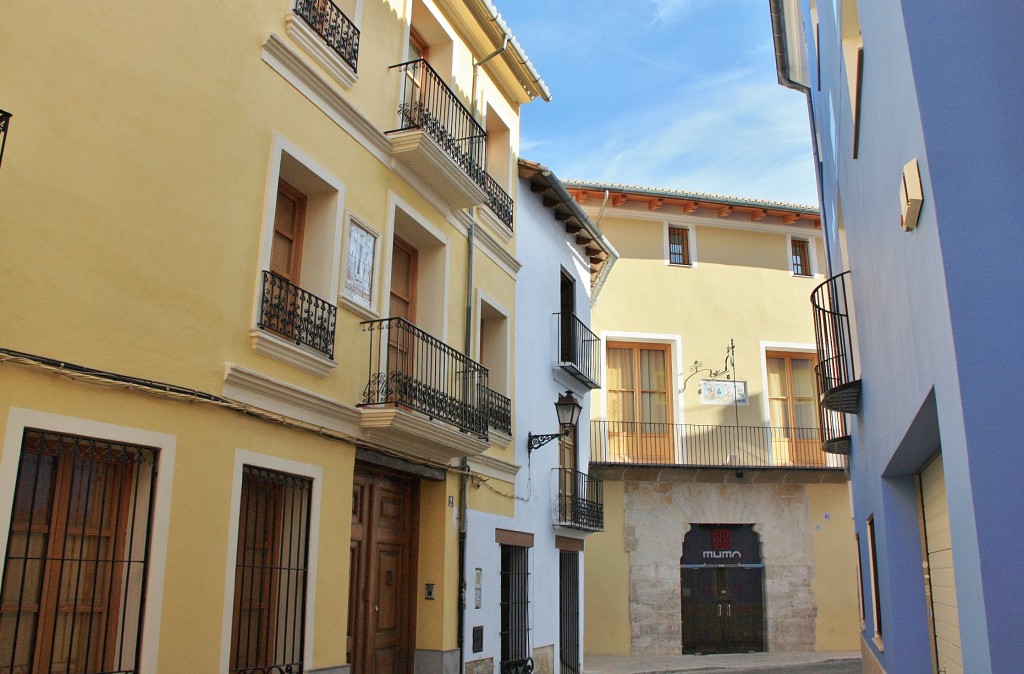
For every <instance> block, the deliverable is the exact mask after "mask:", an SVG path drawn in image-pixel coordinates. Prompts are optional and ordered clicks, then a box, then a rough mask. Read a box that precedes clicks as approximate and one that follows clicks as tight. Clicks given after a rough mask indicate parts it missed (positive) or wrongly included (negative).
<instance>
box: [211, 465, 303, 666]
mask: <svg viewBox="0 0 1024 674" xmlns="http://www.w3.org/2000/svg"><path fill="white" fill-rule="evenodd" d="M312 485H313V481H312V480H310V479H308V478H303V477H299V476H296V475H289V474H287V473H280V472H277V471H273V470H268V469H265V468H260V467H258V466H249V465H246V466H243V467H242V498H241V503H240V506H239V514H238V552H237V556H236V559H235V593H234V601H233V619H232V624H231V661H230V665H229V669H228V671H229V672H231V673H232V674H267V673H269V672H273V673H274V674H301V672H303V671H304V669H303V661H302V653H303V646H304V643H305V624H306V622H305V616H306V593H307V587H306V581H307V569H308V562H309V518H310V507H311V505H310V492H311V491H312Z"/></svg>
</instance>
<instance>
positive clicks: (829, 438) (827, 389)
mask: <svg viewBox="0 0 1024 674" xmlns="http://www.w3.org/2000/svg"><path fill="white" fill-rule="evenodd" d="M849 275H850V272H848V271H847V272H843V273H842V274H839V275H837V276H833V277H832V278H830V279H828V280H827V281H825V282H824V283H822V284H821V285H819V286H818V287H817V288H815V289H814V291H813V292H812V293H811V307H812V311H813V313H814V338H815V343H816V344H817V349H818V365H817V366H816V367H815V369H814V371H815V374H816V375H817V377H818V390H819V391H821V399H820V401H819V409H818V415H819V420H820V425H821V428H822V430H823V432H824V437H823V438H822V440H823V442H822V449H824V450H825V451H826V452H831V453H835V454H848V453H849V451H850V436H849V433H847V430H846V419H845V417H844V414H856V413H857V407H858V405H859V403H860V391H861V382H860V379H859V378H858V377H857V370H856V366H855V364H854V359H853V338H852V334H851V332H850V304H849V300H848V294H847V293H848V292H849V288H848V287H847V286H848V284H849V278H850V276H849Z"/></svg>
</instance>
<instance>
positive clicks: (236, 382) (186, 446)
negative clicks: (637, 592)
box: [0, 0, 549, 674]
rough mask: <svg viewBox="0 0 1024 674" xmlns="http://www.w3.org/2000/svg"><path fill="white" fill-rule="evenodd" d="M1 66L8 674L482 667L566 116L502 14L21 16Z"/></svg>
mask: <svg viewBox="0 0 1024 674" xmlns="http://www.w3.org/2000/svg"><path fill="white" fill-rule="evenodd" d="M0 58H2V60H3V62H4V63H5V64H7V65H6V67H5V68H4V70H3V73H2V74H0V98H2V100H0V108H3V109H4V110H7V111H9V112H10V113H12V114H13V117H12V118H11V122H10V126H9V130H8V134H7V142H6V147H5V151H4V155H3V165H2V170H0V222H2V226H3V231H4V235H5V236H4V238H5V242H4V246H3V247H2V252H0V261H2V264H0V287H2V288H3V292H2V293H0V298H2V299H0V307H2V308H3V315H4V316H5V319H4V328H3V330H2V331H0V334H2V338H0V433H2V438H3V445H2V455H0V549H2V550H6V555H5V557H4V559H3V579H4V580H3V589H2V595H0V603H2V610H0V670H3V671H6V669H5V668H13V671H22V670H24V671H44V670H45V671H50V669H51V668H53V669H54V671H56V669H58V668H68V671H79V672H98V671H119V672H120V671H124V672H149V673H152V672H173V671H197V672H228V671H231V672H255V671H260V672H268V671H273V672H285V671H288V672H300V671H302V672H307V671H309V672H331V673H332V674H334V673H336V672H412V671H416V672H421V671H422V672H430V671H442V670H444V668H446V667H451V666H452V663H453V662H454V663H456V665H457V663H458V661H459V657H460V654H459V648H460V645H461V643H460V638H459V629H458V627H459V625H458V623H459V611H460V606H459V593H458V591H457V588H458V585H459V582H460V573H461V569H460V564H459V560H460V553H459V537H460V513H462V512H464V509H465V508H467V507H471V508H475V509H478V510H483V511H494V510H498V511H500V510H501V509H502V508H505V509H507V508H508V505H507V503H498V502H491V501H492V500H493V499H492V500H488V497H487V496H486V495H483V496H479V495H474V494H472V493H471V494H470V495H469V498H470V499H472V498H476V499H478V502H471V503H467V502H466V500H465V498H466V496H465V495H466V491H465V489H463V488H461V487H462V483H463V481H464V480H466V479H468V477H469V476H471V475H473V474H474V472H475V471H477V470H481V469H482V468H481V466H485V467H490V468H489V475H488V477H489V479H492V480H493V479H495V478H494V474H495V473H497V474H498V475H499V476H505V477H506V482H505V483H504V484H505V488H506V489H508V490H511V489H514V483H513V482H512V480H511V478H510V477H508V476H514V474H515V467H514V465H513V464H512V457H513V448H512V446H511V437H512V423H511V397H512V391H513V386H514V378H513V372H514V369H513V365H512V362H511V354H512V353H513V348H512V347H513V345H512V343H511V340H512V334H513V332H512V331H511V330H498V329H494V326H495V325H504V324H506V323H507V324H509V325H511V324H512V323H513V321H514V318H515V316H514V307H515V286H516V274H517V272H518V269H519V265H518V262H517V261H516V257H515V229H514V223H513V217H514V215H513V214H514V203H515V199H516V185H517V169H516V160H517V154H518V132H519V108H520V106H521V105H522V104H525V103H528V102H529V101H530V100H532V99H533V98H536V97H538V96H539V97H543V98H547V97H549V94H548V92H547V89H546V87H545V85H544V83H543V82H542V81H541V80H540V78H539V76H538V74H537V73H536V71H535V70H534V69H533V66H532V65H531V64H530V63H529V60H528V59H527V58H526V56H525V54H523V52H522V50H521V48H520V47H519V45H518V43H517V42H516V41H515V40H514V38H512V37H511V34H510V33H509V30H508V27H507V26H506V25H505V24H504V22H503V20H502V19H501V18H500V16H497V14H496V11H495V9H494V7H493V5H491V3H490V2H488V1H487V0H467V1H465V2H455V1H450V0H340V1H339V2H338V3H337V4H335V3H332V2H330V0H259V1H257V2H255V3H253V2H245V3H243V2H236V1H229V2H222V3H213V4H204V5H199V4H195V5H190V4H187V3H184V4H183V3H165V4H161V5H154V6H148V7H146V8H145V10H144V11H143V10H142V9H141V8H140V7H138V6H136V5H134V4H132V3H128V2H119V1H115V0H102V1H100V2H90V3H77V4H74V5H63V6H62V5H57V4H50V5H45V4H24V5H20V6H17V7H9V8H6V9H5V11H4V18H3V27H2V28H0ZM482 345H486V348H484V346H482ZM499 482H500V480H499ZM19 668H21V669H19ZM61 671H63V669H61Z"/></svg>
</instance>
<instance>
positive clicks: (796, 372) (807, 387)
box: [789, 358, 814, 398]
mask: <svg viewBox="0 0 1024 674" xmlns="http://www.w3.org/2000/svg"><path fill="white" fill-rule="evenodd" d="M789 363H790V368H791V370H792V379H793V395H794V396H800V397H803V398H811V397H813V396H814V369H813V368H812V367H811V361H810V359H806V358H800V359H796V358H794V359H793V360H791V361H789Z"/></svg>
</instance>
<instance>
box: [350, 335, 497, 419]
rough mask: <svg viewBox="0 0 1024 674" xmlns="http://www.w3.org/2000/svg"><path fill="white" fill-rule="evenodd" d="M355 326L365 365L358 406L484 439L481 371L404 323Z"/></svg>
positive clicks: (483, 376) (484, 383)
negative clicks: (396, 410)
mask: <svg viewBox="0 0 1024 674" xmlns="http://www.w3.org/2000/svg"><path fill="white" fill-rule="evenodd" d="M361 325H362V326H363V331H364V332H366V333H368V334H369V336H370V362H369V378H368V381H367V384H366V388H365V389H364V390H363V399H362V402H361V403H359V404H360V406H374V405H394V406H398V407H405V408H408V409H411V410H416V411H417V412H421V413H423V414H426V415H427V416H428V417H430V418H432V419H439V420H441V421H444V422H446V423H449V424H451V425H453V426H456V427H458V428H459V430H462V431H465V432H468V433H472V434H474V435H476V436H478V437H480V438H483V439H487V437H488V435H487V431H488V425H489V416H488V411H489V410H488V407H487V393H486V392H487V390H488V388H487V380H488V370H487V368H486V367H484V366H483V365H481V364H480V363H477V362H476V361H474V360H473V359H471V358H468V357H467V356H466V355H465V354H463V353H461V352H459V351H457V350H455V349H453V348H452V347H451V346H449V345H447V344H445V343H444V342H442V341H441V340H439V339H437V338H436V337H434V336H432V335H430V334H428V333H427V332H424V331H423V330H421V329H420V328H418V327H416V326H415V325H413V324H412V323H410V322H409V321H407V320H405V319H404V318H397V317H391V318H384V319H379V320H375V321H364V322H363V323H362V324H361ZM510 406H511V403H510ZM509 424H510V425H511V419H510V421H509Z"/></svg>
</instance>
